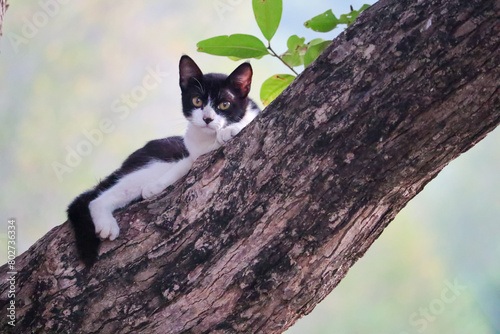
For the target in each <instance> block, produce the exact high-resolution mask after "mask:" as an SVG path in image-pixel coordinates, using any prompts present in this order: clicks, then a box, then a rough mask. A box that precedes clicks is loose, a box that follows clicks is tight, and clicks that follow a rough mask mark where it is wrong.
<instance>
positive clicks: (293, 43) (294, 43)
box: [286, 35, 306, 51]
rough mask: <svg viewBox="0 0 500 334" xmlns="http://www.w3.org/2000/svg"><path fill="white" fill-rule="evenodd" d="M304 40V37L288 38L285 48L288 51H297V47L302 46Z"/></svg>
mask: <svg viewBox="0 0 500 334" xmlns="http://www.w3.org/2000/svg"><path fill="white" fill-rule="evenodd" d="M305 41H306V39H305V38H304V37H299V36H297V35H292V36H290V37H288V41H286V46H287V47H288V50H290V51H292V50H297V49H298V48H299V47H301V46H303V45H304V42H305Z"/></svg>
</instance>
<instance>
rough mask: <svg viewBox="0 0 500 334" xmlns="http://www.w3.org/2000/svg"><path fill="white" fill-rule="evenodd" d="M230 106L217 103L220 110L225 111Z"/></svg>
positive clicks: (228, 103) (229, 103)
mask: <svg viewBox="0 0 500 334" xmlns="http://www.w3.org/2000/svg"><path fill="white" fill-rule="evenodd" d="M230 106H231V102H221V103H219V109H220V110H226V109H228V108H229V107H230Z"/></svg>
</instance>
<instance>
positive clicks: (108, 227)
mask: <svg viewBox="0 0 500 334" xmlns="http://www.w3.org/2000/svg"><path fill="white" fill-rule="evenodd" d="M94 225H95V232H96V234H97V236H98V237H99V238H101V239H103V240H104V239H109V240H115V239H116V237H118V235H119V234H120V228H119V227H118V224H117V223H116V220H115V218H113V217H102V218H100V219H97V220H95V221H94Z"/></svg>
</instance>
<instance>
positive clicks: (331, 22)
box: [304, 4, 370, 32]
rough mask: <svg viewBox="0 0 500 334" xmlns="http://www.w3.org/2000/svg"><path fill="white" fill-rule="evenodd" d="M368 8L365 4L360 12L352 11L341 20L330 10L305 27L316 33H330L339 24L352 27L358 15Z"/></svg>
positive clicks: (308, 22)
mask: <svg viewBox="0 0 500 334" xmlns="http://www.w3.org/2000/svg"><path fill="white" fill-rule="evenodd" d="M368 7H370V5H368V4H364V5H363V6H361V8H360V9H359V10H352V11H351V12H349V13H347V14H342V15H340V17H339V18H337V17H336V16H335V15H334V14H333V12H332V10H331V9H329V10H327V11H326V12H324V13H323V14H320V15H317V16H315V17H313V18H312V19H310V20H308V21H306V22H305V23H304V25H305V26H306V27H307V28H311V29H312V30H314V31H318V32H328V31H331V30H333V29H335V28H336V27H337V25H339V24H347V25H348V26H349V25H351V24H352V23H353V22H354V21H355V20H356V18H357V17H358V15H359V14H360V13H361V12H362V11H364V10H365V9H367V8H368Z"/></svg>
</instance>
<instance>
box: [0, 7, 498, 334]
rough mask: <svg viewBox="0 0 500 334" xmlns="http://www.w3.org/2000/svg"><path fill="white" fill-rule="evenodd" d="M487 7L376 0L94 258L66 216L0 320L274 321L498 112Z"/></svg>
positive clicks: (357, 249) (0, 303)
mask: <svg viewBox="0 0 500 334" xmlns="http://www.w3.org/2000/svg"><path fill="white" fill-rule="evenodd" d="M499 10H500V3H499V2H498V1H493V0H489V1H479V0H471V1H459V0H432V1H431V0H422V1H418V2H417V1H409V0H406V1H399V0H381V1H380V2H378V3H377V4H375V5H374V6H372V7H371V8H369V9H368V10H366V11H365V12H364V13H363V14H361V15H360V17H359V18H358V20H357V21H356V22H355V23H354V24H353V25H352V26H351V27H349V28H348V29H347V30H346V31H345V32H344V33H342V34H341V35H340V36H339V37H338V38H337V39H335V40H334V41H333V43H332V44H331V45H330V46H329V47H328V48H327V49H326V50H325V52H324V53H323V54H322V55H321V56H320V57H319V58H318V59H317V61H315V62H314V63H313V64H312V65H311V66H309V67H308V68H306V69H305V70H304V72H302V74H300V76H299V77H298V78H297V79H296V80H295V82H294V83H293V84H292V85H291V86H290V87H289V88H288V89H286V90H285V91H284V92H283V94H281V95H280V96H279V97H278V98H277V99H276V100H275V101H274V102H273V103H271V105H269V106H268V108H266V110H265V111H264V112H263V113H262V115H261V116H259V117H258V118H257V119H256V120H255V121H254V122H253V123H252V124H250V125H249V126H248V127H247V128H246V129H244V130H243V132H242V133H241V134H240V135H239V136H238V137H237V138H236V139H235V140H233V141H231V142H230V143H229V144H228V145H226V146H224V147H222V148H221V149H219V150H218V151H217V152H214V153H213V154H209V155H207V156H205V157H202V159H200V161H198V162H197V163H196V164H195V166H194V168H193V170H192V171H191V172H190V173H189V174H188V176H187V177H186V178H184V179H183V180H180V182H178V183H177V184H175V186H174V187H170V188H169V189H167V191H165V192H164V193H162V194H161V195H160V196H158V197H156V198H154V199H152V200H146V201H142V202H138V203H136V204H134V205H131V206H129V207H127V208H126V209H124V210H121V211H120V212H117V213H116V214H115V215H116V217H117V219H118V221H119V224H120V227H121V233H122V234H121V235H120V237H119V238H118V239H117V240H115V241H113V242H104V243H103V245H102V247H101V255H100V258H99V261H98V262H97V264H96V265H95V266H94V267H93V268H92V269H90V270H88V269H86V268H85V267H84V266H83V265H82V264H81V263H79V262H78V261H77V259H76V249H75V246H74V242H73V236H72V231H71V229H70V227H69V225H68V223H65V224H63V225H61V226H59V227H56V228H54V229H53V230H52V231H50V232H49V233H48V234H47V235H46V236H44V237H43V238H42V239H40V240H39V241H38V242H37V243H36V244H35V245H33V246H32V247H31V248H30V249H29V250H28V251H27V252H26V253H24V254H22V255H21V256H19V257H18V258H17V259H16V267H17V270H18V271H19V274H18V275H17V277H16V279H17V285H16V298H15V301H16V315H17V324H16V327H14V328H10V327H9V326H8V325H7V324H4V323H2V325H1V326H2V327H1V329H2V331H5V330H6V329H9V330H10V331H11V332H13V333H26V332H30V331H31V332H54V333H66V332H72V333H112V332H119V333H137V332H147V333H233V332H241V333H281V332H283V331H284V330H285V329H286V328H288V327H289V326H291V325H292V324H293V323H294V322H295V321H296V320H297V319H298V318H299V317H301V316H302V315H304V314H307V313H309V312H310V311H311V310H312V309H313V308H314V306H315V305H316V304H317V303H318V302H319V301H321V300H322V299H323V298H324V297H325V296H326V295H327V294H328V293H330V291H331V290H332V289H333V288H334V287H335V286H336V285H337V284H338V283H339V281H340V280H341V279H342V278H343V277H344V276H345V274H346V273H347V271H348V269H349V268H350V267H351V266H352V265H353V264H354V263H355V262H356V260H357V259H358V258H359V257H361V256H362V255H363V254H364V253H365V252H366V250H367V249H368V247H369V246H370V245H371V244H372V243H373V241H374V240H375V239H376V238H377V237H378V236H379V235H380V233H382V231H383V229H384V228H385V227H386V226H387V224H388V223H389V222H390V221H391V220H392V219H393V218H394V216H395V215H396V214H397V213H398V212H399V211H400V209H401V208H403V207H404V206H405V205H406V203H407V202H408V201H409V200H410V199H411V198H413V197H414V196H415V195H416V194H417V193H418V192H419V191H420V190H421V189H422V188H423V187H424V186H425V184H426V183H427V182H429V181H430V180H431V179H432V178H434V177H435V176H436V175H437V174H438V173H439V171H440V170H441V169H442V168H443V167H444V166H445V165H446V164H448V163H449V162H450V161H451V160H452V159H454V158H456V157H457V156H458V155H460V154H461V153H462V152H465V151H466V150H468V149H469V148H470V147H472V146H473V145H474V144H475V143H477V142H478V141H479V140H481V139H482V138H483V137H484V136H485V135H486V134H487V133H488V132H489V131H491V130H492V129H493V128H495V127H496V126H497V125H498V124H499V122H500V94H499V80H500V51H499V50H500V37H499V36H500V22H499V19H498V17H499V15H498V14H499ZM8 271H9V270H8V269H7V268H6V267H5V266H4V267H2V268H1V270H0V292H1V295H0V316H1V317H2V318H3V319H5V318H6V316H7V305H9V304H8V303H9V302H10V299H9V297H8V291H9V284H8V282H7V278H8V276H7V274H6V273H7V272H8Z"/></svg>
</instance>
